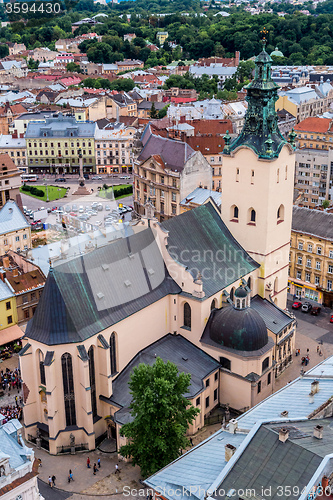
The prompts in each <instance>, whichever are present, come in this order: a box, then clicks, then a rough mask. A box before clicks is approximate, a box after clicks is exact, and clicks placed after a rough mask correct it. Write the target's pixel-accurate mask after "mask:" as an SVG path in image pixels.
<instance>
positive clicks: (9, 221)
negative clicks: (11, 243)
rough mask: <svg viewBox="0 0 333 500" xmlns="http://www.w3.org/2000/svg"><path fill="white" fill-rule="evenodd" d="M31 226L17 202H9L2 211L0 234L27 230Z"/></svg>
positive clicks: (0, 215) (0, 212) (0, 213)
mask: <svg viewBox="0 0 333 500" xmlns="http://www.w3.org/2000/svg"><path fill="white" fill-rule="evenodd" d="M29 227H30V225H29V224H28V222H27V220H26V218H25V217H24V215H23V214H22V212H21V210H20V209H19V207H18V206H17V205H16V203H15V201H12V200H9V201H7V203H6V204H5V206H4V207H3V208H2V209H1V210H0V234H5V233H12V232H14V231H18V230H20V229H27V228H29Z"/></svg>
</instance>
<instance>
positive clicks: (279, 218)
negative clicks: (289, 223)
mask: <svg viewBox="0 0 333 500" xmlns="http://www.w3.org/2000/svg"><path fill="white" fill-rule="evenodd" d="M276 218H277V223H279V222H282V221H283V220H284V206H283V205H280V206H279V208H278V210H277V214H276Z"/></svg>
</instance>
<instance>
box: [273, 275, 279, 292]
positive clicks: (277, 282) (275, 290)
mask: <svg viewBox="0 0 333 500" xmlns="http://www.w3.org/2000/svg"><path fill="white" fill-rule="evenodd" d="M278 285H279V278H278V277H276V278H275V280H274V293H277V292H278Z"/></svg>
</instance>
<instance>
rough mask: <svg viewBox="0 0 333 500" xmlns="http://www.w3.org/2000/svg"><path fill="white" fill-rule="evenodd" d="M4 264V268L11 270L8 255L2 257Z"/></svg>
mask: <svg viewBox="0 0 333 500" xmlns="http://www.w3.org/2000/svg"><path fill="white" fill-rule="evenodd" d="M2 262H3V267H5V268H6V269H9V257H8V256H7V255H5V256H4V257H2Z"/></svg>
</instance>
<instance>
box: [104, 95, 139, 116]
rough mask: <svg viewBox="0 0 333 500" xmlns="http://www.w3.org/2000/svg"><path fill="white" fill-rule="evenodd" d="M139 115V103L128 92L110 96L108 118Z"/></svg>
mask: <svg viewBox="0 0 333 500" xmlns="http://www.w3.org/2000/svg"><path fill="white" fill-rule="evenodd" d="M120 116H137V103H136V102H135V101H134V100H133V99H132V98H131V97H130V96H129V95H128V94H127V93H126V92H123V93H119V94H115V95H112V96H110V98H109V99H108V104H107V118H116V119H118V118H119V117H120Z"/></svg>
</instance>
